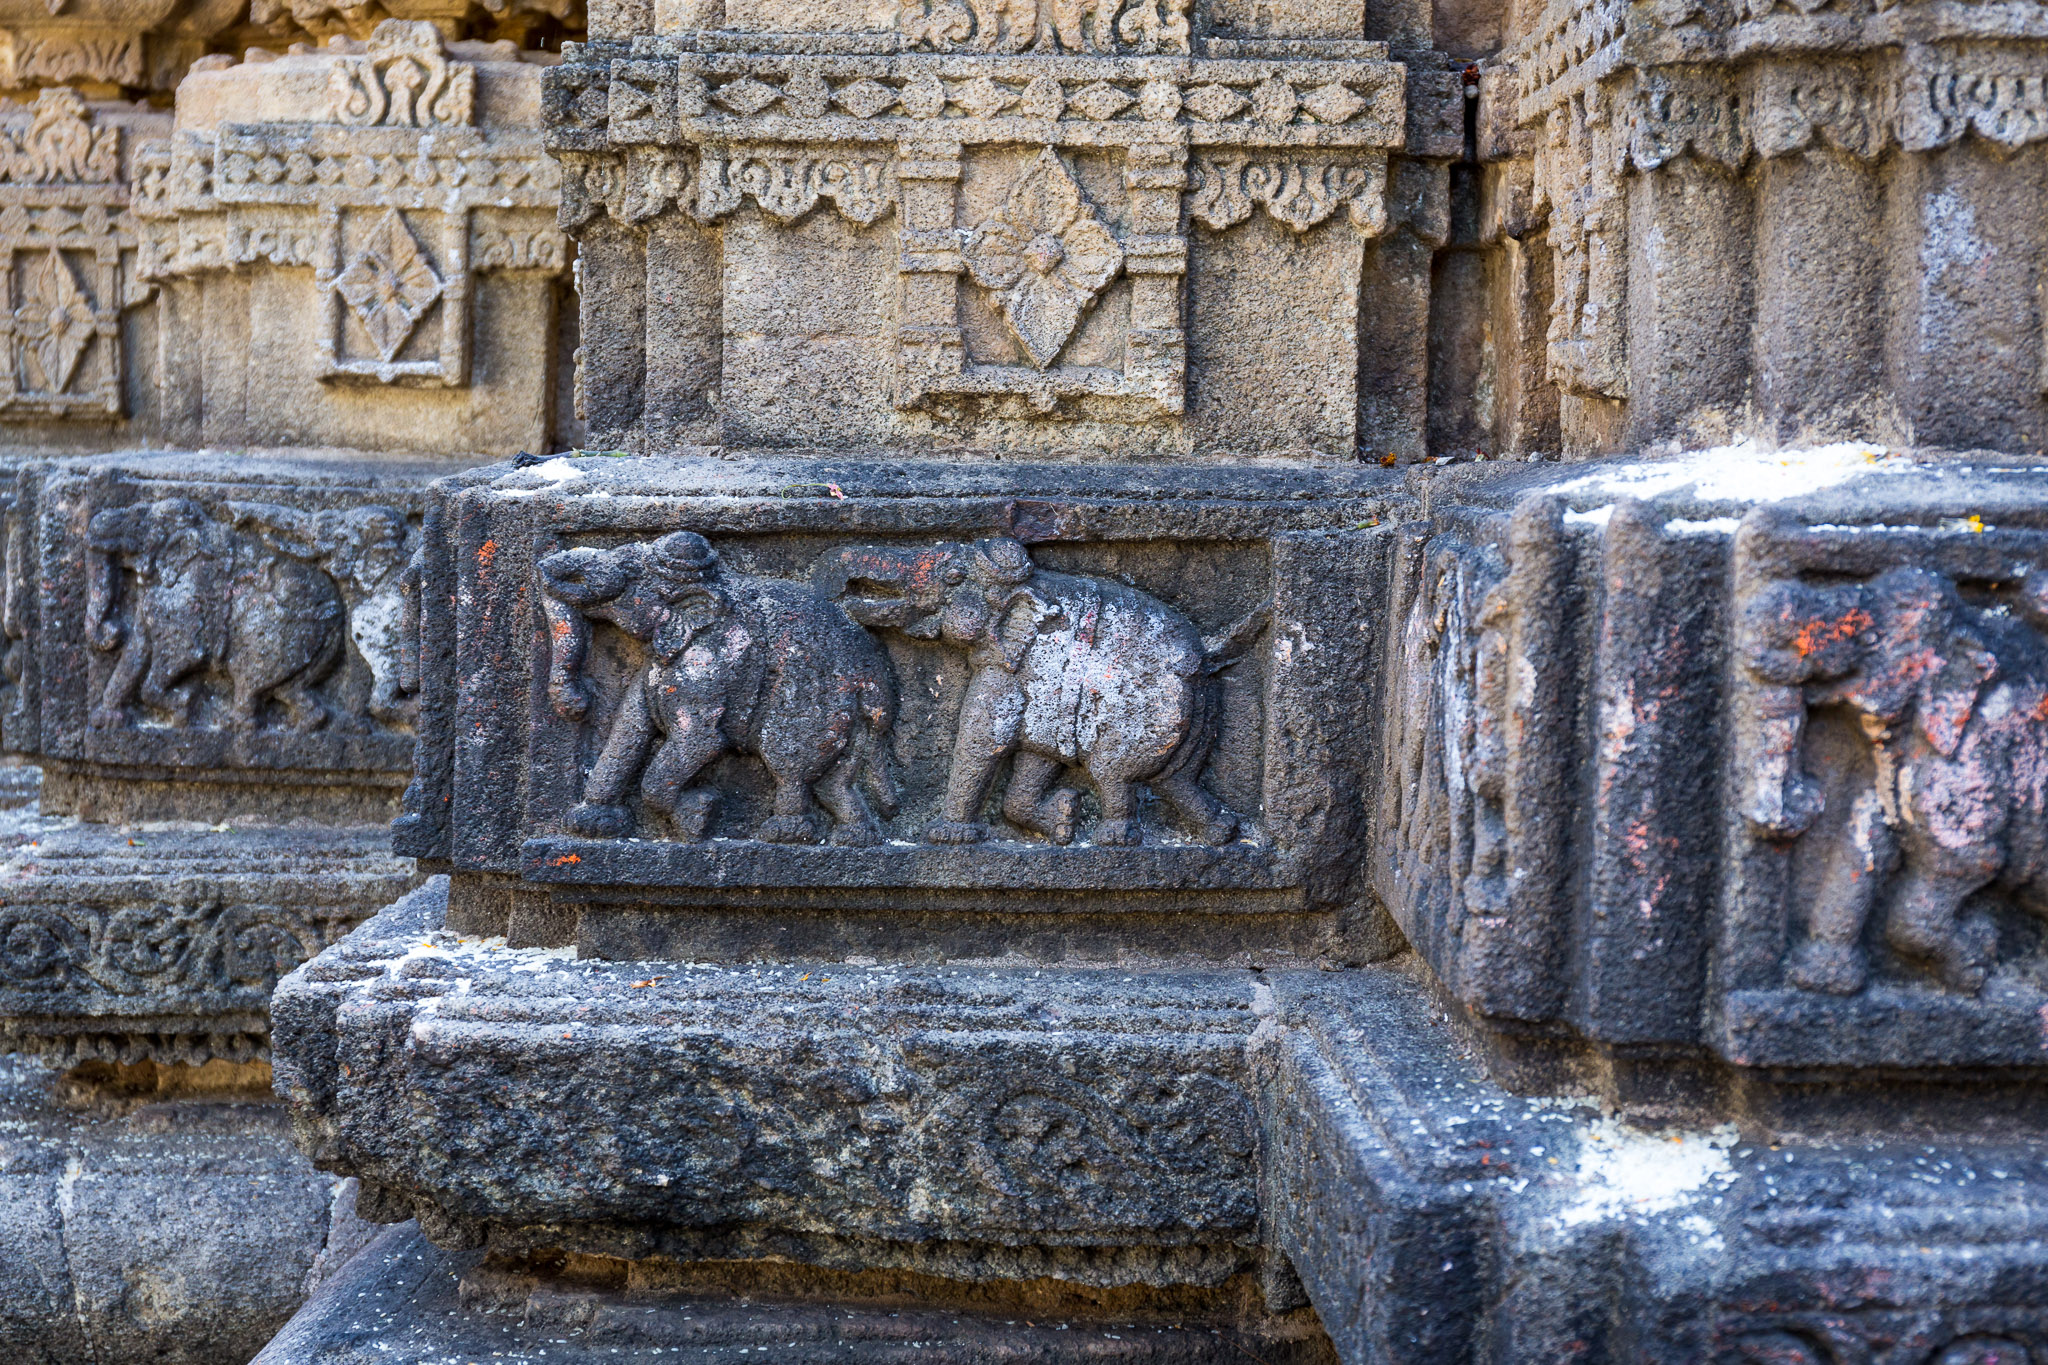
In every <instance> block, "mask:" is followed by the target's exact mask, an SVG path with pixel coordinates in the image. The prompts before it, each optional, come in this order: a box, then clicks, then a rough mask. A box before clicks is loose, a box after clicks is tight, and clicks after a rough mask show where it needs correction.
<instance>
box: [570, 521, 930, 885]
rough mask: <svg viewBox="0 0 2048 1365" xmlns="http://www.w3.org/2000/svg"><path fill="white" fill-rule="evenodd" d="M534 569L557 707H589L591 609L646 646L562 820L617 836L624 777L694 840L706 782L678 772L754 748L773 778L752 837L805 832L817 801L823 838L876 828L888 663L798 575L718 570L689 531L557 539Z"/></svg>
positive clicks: (892, 786)
mask: <svg viewBox="0 0 2048 1365" xmlns="http://www.w3.org/2000/svg"><path fill="white" fill-rule="evenodd" d="M540 577H541V590H542V592H543V593H544V594H545V595H546V598H547V614H548V621H549V627H550V632H551V635H552V639H553V647H554V655H553V665H552V671H551V673H550V677H549V689H548V690H549V695H550V697H551V698H552V699H553V701H554V705H555V708H556V710H557V711H559V712H560V713H561V714H562V715H564V716H566V717H569V718H571V719H581V718H582V717H583V716H585V715H586V714H587V713H588V711H589V709H590V705H591V697H590V692H589V687H588V684H587V683H585V682H584V680H583V678H582V676H581V667H582V662H583V657H584V652H585V650H586V649H587V647H588V642H589V636H590V624H589V623H590V622H591V621H605V622H609V623H610V624H612V625H615V626H617V627H618V628H619V629H620V630H622V631H624V632H625V633H626V634H628V635H630V636H631V637H633V638H634V639H636V640H639V641H641V642H642V643H644V644H646V645H647V646H648V650H649V659H648V662H647V666H646V668H645V669H644V670H642V671H641V672H640V673H639V674H637V675H636V676H635V677H634V679H633V681H632V683H631V684H630V686H629V687H628V689H627V692H626V695H625V696H624V698H623V699H622V700H621V701H620V703H619V707H618V711H617V714H616V715H615V716H614V717H613V719H612V723H611V730H610V732H609V734H608V736H607V737H606V739H605V743H604V750H603V752H602V754H601V755H600V756H599V758H598V760H597V763H596V765H595V766H594V767H593V768H592V769H591V771H590V774H589V777H588V778H587V779H586V781H585V783H584V789H583V801H582V804H580V805H578V806H577V807H576V808H575V810H573V811H572V812H571V813H570V816H569V825H570V827H571V829H572V830H573V831H574V832H576V833H578V834H582V835H586V836H589V837H593V838H611V837H617V836H621V835H624V834H627V833H630V832H631V830H632V828H633V812H632V808H631V805H630V802H631V800H632V796H633V793H634V791H635V789H636V787H637V791H638V795H639V799H640V800H641V801H643V802H645V803H646V804H647V805H648V806H649V807H650V808H651V809H653V810H655V811H657V812H659V813H661V814H663V815H666V816H668V817H670V818H671V819H672V820H673V821H674V822H675V825H676V827H677V828H678V829H679V830H680V831H681V832H682V834H683V835H684V837H686V838H689V839H701V838H703V837H704V836H705V834H706V831H707V830H708V828H709V826H710V821H711V817H712V815H713V814H714V812H715V810H716V807H717V803H718V795H719V794H718V792H717V791H715V790H714V789H712V788H710V787H704V786H693V785H692V783H694V782H696V781H697V779H698V778H699V777H700V776H701V775H702V774H703V772H704V770H705V769H706V768H707V767H708V766H709V765H710V763H711V762H712V760H714V759H716V758H718V757H719V756H720V755H721V754H725V753H729V752H730V753H741V754H751V755H753V756H755V757H757V758H759V759H760V760H761V761H762V763H763V764H764V765H765V766H766V768H767V770H768V772H769V775H770V776H771V777H772V778H773V779H774V781H775V809H774V813H773V814H772V815H771V816H769V817H768V819H767V820H766V821H765V822H764V823H763V824H762V825H761V827H760V828H759V829H758V830H757V831H756V832H755V834H756V837H757V838H760V839H764V840H768V841H770V842H775V843H815V842H817V840H818V839H819V837H820V829H819V822H818V818H817V808H818V806H819V805H821V804H822V805H823V806H824V808H825V810H826V812H827V813H828V814H829V815H830V816H831V817H832V822H833V824H832V829H831V840H832V842H834V843H837V844H856V845H857V844H872V843H875V842H877V841H878V840H879V839H880V838H881V830H880V827H879V825H878V824H877V822H876V819H875V812H876V811H880V812H881V813H882V814H883V815H885V816H887V815H893V814H894V813H895V810H896V802H897V795H896V779H895V774H894V760H893V759H892V757H891V755H890V753H889V750H888V735H889V729H890V727H891V726H892V725H893V724H894V723H895V718H896V682H895V675H894V674H893V673H892V672H891V671H890V668H889V661H888V659H887V658H886V657H885V656H884V655H883V653H882V651H881V649H880V647H879V646H877V645H876V644H875V642H874V641H873V640H872V639H870V638H869V637H868V635H867V633H866V632H865V631H863V630H861V629H860V627H858V626H856V625H855V624H854V623H853V621H852V620H851V619H850V618H849V617H848V616H847V614H846V612H845V611H844V610H842V609H841V608H840V607H839V606H837V605H836V604H834V603H832V602H831V601H829V600H827V599H826V598H824V597H822V596H820V595H819V594H818V593H816V592H814V591H813V590H812V589H811V588H810V587H808V586H806V585H803V584H798V583H790V582H785V581H782V580H778V579H770V578H747V577H742V576H739V575H735V574H730V573H727V572H725V571H724V570H722V569H721V568H720V567H719V563H718V552H717V551H716V550H714V549H712V548H711V546H710V545H709V544H708V543H706V541H705V540H704V538H703V537H702V536H699V535H697V534H695V533H694V532H689V531H678V532H676V533H674V534H672V535H668V536H664V537H662V538H661V539H660V540H657V541H653V542H634V543H632V544H628V545H623V546H620V547H619V548H617V549H615V550H594V549H588V548H577V549H569V550H563V551H561V552H559V553H557V554H553V555H550V556H548V557H547V558H546V559H544V560H542V561H541V563H540Z"/></svg>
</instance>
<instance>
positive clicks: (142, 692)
mask: <svg viewBox="0 0 2048 1365" xmlns="http://www.w3.org/2000/svg"><path fill="white" fill-rule="evenodd" d="M446 468H447V466H446V464H445V463H443V464H440V465H438V466H437V465H435V464H433V463H429V462H422V461H418V460H407V459H400V458H395V457H373V456H360V457H356V458H350V459H341V458H328V459H323V458H321V457H320V456H318V455H317V454H314V455H275V456H260V457H250V456H214V455H205V454H167V455H148V454H133V455H122V456H107V457H101V458H95V459H79V460H72V461H62V462H55V463H45V464H31V465H27V466H25V467H24V468H23V469H22V470H21V471H20V474H19V477H18V487H17V490H16V495H15V502H14V506H13V507H12V508H11V509H10V511H9V513H8V523H7V525H8V587H7V601H6V630H7V633H8V636H9V638H10V640H12V641H15V642H17V643H14V644H13V645H12V646H11V649H10V655H9V668H8V672H9V675H10V677H11V678H13V679H14V682H15V687H14V690H13V695H12V698H11V704H10V705H9V707H8V709H7V711H6V713H5V715H4V717H0V725H4V729H5V737H6V743H7V746H8V748H9V749H10V750H11V751H12V752H15V753H20V754H24V755H28V756H31V757H34V758H35V759H37V760H38V761H39V762H41V763H43V764H44V765H45V766H46V768H49V769H51V770H52V772H53V774H54V775H55V776H57V777H58V778H59V780H60V781H63V780H64V779H68V781H65V782H64V784H63V786H62V788H61V790H60V791H53V792H52V793H50V795H61V796H70V797H71V799H73V800H83V801H86V802H90V801H91V799H92V798H91V797H90V796H83V797H80V796H76V795H75V794H74V789H75V788H78V787H85V788H91V787H93V786H95V785H104V784H115V783H120V782H123V781H126V782H130V783H133V782H134V781H135V780H137V779H142V780H145V781H154V782H157V783H168V784H208V783H210V784H213V787H214V788H215V790H213V791H211V792H210V793H208V794H206V795H201V796H197V797H196V798H195V797H194V795H193V794H192V793H190V792H187V791H183V790H178V789H176V788H164V789H160V790H159V791H158V795H159V797H160V799H159V800H157V801H156V802H155V803H154V805H155V808H154V809H151V808H150V803H149V802H148V801H147V800H146V799H145V798H146V795H147V792H146V789H140V788H133V787H131V788H129V789H126V793H125V795H115V794H113V793H112V792H111V791H102V792H101V793H99V797H100V800H101V801H102V802H111V803H113V804H115V805H116V806H118V807H120V815H118V816H116V817H115V818H121V817H123V816H126V817H129V818H132V817H134V816H136V815H143V816H145V817H147V816H150V815H154V816H155V817H156V818H191V817H192V815H193V814H194V808H195V806H204V807H208V808H209V809H211V810H236V811H237V812H239V813H259V814H265V815H271V816H276V815H278V814H280V811H279V810H278V808H277V806H276V804H274V803H276V802H279V801H284V802H287V803H291V804H292V806H293V809H291V810H290V811H288V812H284V813H289V814H301V815H311V816H314V817H316V818H319V817H321V816H325V818H328V819H335V820H340V821H343V822H347V821H349V820H351V819H353V820H363V819H365V818H368V819H375V818H377V816H378V815H379V814H381V813H382V811H383V810H384V809H388V806H389V803H390V801H391V796H390V795H389V793H391V792H392V791H393V789H395V788H397V787H400V786H402V785H403V775H404V773H405V772H406V770H407V768H408V766H409V762H410V757H411V746H412V712H413V703H412V697H411V694H412V692H413V690H414V680H413V668H414V662H413V660H412V658H411V642H410V637H409V633H408V630H407V627H406V620H407V616H408V611H409V607H408V604H407V602H406V587H405V570H406V565H407V562H408V560H409V559H410V558H411V556H412V554H413V552H414V550H415V548H416V540H417V522H418V516H419V505H420V499H421V495H422V492H423V490H424V487H425V485H426V484H427V483H428V482H429V481H430V480H431V479H432V478H433V477H434V476H435V475H437V474H439V473H441V472H444V471H445V470H446ZM46 799H47V798H46Z"/></svg>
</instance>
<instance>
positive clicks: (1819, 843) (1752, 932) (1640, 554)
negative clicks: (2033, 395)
mask: <svg viewBox="0 0 2048 1365" xmlns="http://www.w3.org/2000/svg"><path fill="white" fill-rule="evenodd" d="M2041 478H2042V475H2041V473H2040V471H2039V470H2037V469H2032V468H2017V467H2016V468H2011V469H1992V470H1985V469H1981V468H1972V467H1968V466H1961V465H1956V464H1947V465H1944V464H1941V463H1934V462H1926V463H1923V462H1918V461H1914V460H1911V459H1908V458H1906V457H1903V456H1888V455H1886V454H1885V453H1884V452H1882V451H1880V450H1877V449H1875V448H1865V447H1830V448H1824V449H1821V450H1818V451H1810V452H1789V453H1787V454H1785V455H1775V454H1772V455H1765V454H1762V453H1759V452H1754V451H1750V450H1748V449H1747V448H1737V449H1733V450H1722V451H1713V452H1708V453H1707V454H1706V455H1705V456H1701V457H1698V458H1695V459H1690V460H1678V461H1674V462H1668V463H1663V464H1621V465H1616V466H1608V467H1604V468H1595V469H1594V470H1592V471H1590V472H1576V471H1575V472H1573V473H1571V474H1566V475H1560V474H1558V473H1555V472H1550V473H1543V474H1532V473H1519V474H1514V475H1509V476H1505V477H1501V476H1476V477H1473V478H1472V479H1471V480H1470V481H1469V482H1467V483H1465V484H1464V486H1463V487H1460V488H1457V489H1454V490H1446V493H1447V496H1445V497H1443V498H1442V499H1441V500H1440V501H1439V503H1438V506H1437V510H1436V512H1435V514H1434V515H1433V516H1432V517H1430V518H1429V519H1428V520H1427V521H1418V522H1417V523H1416V524H1415V525H1413V526H1410V527H1406V528H1403V536H1402V545H1401V549H1400V551H1399V553H1398V554H1397V556H1396V560H1397V563H1396V568H1395V572H1394V589H1393V596H1394V610H1395V614H1396V617H1397V626H1396V634H1397V636H1398V645H1397V648H1396V649H1395V651H1394V654H1393V660H1392V663H1391V665H1390V676H1389V681H1388V686H1389V692H1390V702H1389V705H1388V708H1387V717H1388V727H1389V728H1388V731H1387V734H1386V739H1385V744H1384V752H1385V755H1386V760H1385V761H1386V770H1385V774H1384V777H1383V780H1382V782H1381V785H1380V794H1381V799H1380V807H1379V816H1378V822H1377V825H1378V828H1377V831H1376V834H1375V841H1374V842H1375V847H1376V848H1377V850H1378V857H1377V858H1376V860H1375V875H1376V879H1377V882H1378V885H1379V888H1380V891H1381V893H1382V895H1383V896H1384V897H1385V898H1386V901H1387V904H1388V906H1389V908H1390V910H1391V911H1392V913H1393V914H1394V916H1395V918H1396V919H1397V920H1398V921H1399V922H1400V924H1401V925H1402V927H1403V929H1404V931H1405V932H1406V934H1407V936H1408V938H1409V941H1410V942H1411V943H1412V944H1413V945H1414V946H1415V947H1416V948H1417V950H1418V951H1420V952H1421V953H1423V954H1424V956H1425V957H1427V958H1428V959H1429V960H1430V961H1431V963H1432V964H1433V966H1434V967H1435V969H1436V971H1437V972H1438V974H1439V975H1440V976H1441V977H1442V978H1443V979H1444V980H1445V982H1446V984H1447V985H1448V986H1449V987H1450V989H1451V990H1452V991H1453V993H1454V994H1456V995H1457V996H1458V997H1459V998H1460V999H1461V1000H1463V1001H1464V1002H1465V1003H1466V1005H1467V1006H1468V1007H1470V1008H1471V1009H1472V1010H1473V1011H1474V1012H1475V1013H1477V1014H1479V1015H1481V1016H1484V1017H1487V1018H1488V1019H1490V1020H1491V1021H1492V1022H1493V1023H1494V1024H1495V1025H1496V1026H1498V1027H1500V1028H1502V1029H1503V1030H1507V1031H1516V1030H1524V1029H1526V1028H1527V1027H1529V1026H1530V1025H1536V1026H1539V1027H1545V1028H1554V1027H1557V1026H1560V1025H1562V1026H1565V1027H1567V1028H1569V1029H1570V1030H1572V1031H1575V1032H1576V1033H1577V1034H1579V1035H1580V1036H1581V1037H1583V1038H1585V1039H1587V1040H1590V1041H1592V1042H1595V1043H1597V1044H1600V1045H1602V1046H1606V1047H1611V1048H1618V1049H1623V1050H1627V1049H1631V1048H1640V1047H1669V1046H1674V1045H1675V1046H1701V1047H1705V1048H1707V1049H1709V1050H1711V1051H1712V1052H1714V1053H1717V1054H1718V1055H1719V1056H1720V1057H1722V1058H1723V1059H1725V1060H1727V1061H1729V1062H1733V1063H1736V1064H1739V1065H1746V1066H1769V1067H1800V1066H1833V1067H1840V1066H1908V1067H1931V1068H1932V1067H1943V1066H1952V1065H2006V1064H2028V1065H2038V1064H2039V1063H2040V1062H2041V1060H2042V1057H2043V1053H2042V1049H2041V1018H2042V1015H2041V1010H2042V1008H2043V1006H2044V1005H2048V976H2044V971H2048V951H2044V947H2048V939H2044V936H2043V933H2042V927H2041V925H2042V919H2041V915H2042V905H2043V902H2042V898H2041V895H2040V891H2039V887H2038V882H2039V877H2040V872H2039V863H2040V859H2041V856H2042V855H2041V853H2040V849H2041V848H2042V847H2048V841H2044V837H2043V836H2044V825H2043V814H2042V812H2043V810H2044V809H2048V804H2044V796H2043V792H2044V791H2048V787H2044V783H2048V700H2044V698H2048V653H2044V650H2048V644H2044V635H2043V631H2044V627H2048V612H2044V611H2043V608H2042V606H2041V602H2042V601H2043V600H2044V599H2043V597H2042V593H2043V588H2042V584H2041V582H2040V580H2041V578H2042V577H2043V575H2044V572H2048V559H2044V555H2048V534H2044V528H2043V525H2042V522H2041V519H2040V516H2039V514H2038V507H2039V498H2040V493H2041V485H2040V480H2041ZM2030 500H2031V503H2030Z"/></svg>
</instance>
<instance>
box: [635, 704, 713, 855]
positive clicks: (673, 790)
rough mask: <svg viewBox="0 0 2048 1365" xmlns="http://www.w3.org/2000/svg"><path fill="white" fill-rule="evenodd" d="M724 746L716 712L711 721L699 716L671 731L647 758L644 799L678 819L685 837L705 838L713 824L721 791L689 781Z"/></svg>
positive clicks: (657, 809) (677, 825)
mask: <svg viewBox="0 0 2048 1365" xmlns="http://www.w3.org/2000/svg"><path fill="white" fill-rule="evenodd" d="M725 747H726V745H725V735H724V733H723V732H722V731H721V730H720V729H719V728H718V718H717V716H716V715H714V716H712V717H711V718H710V719H709V720H708V721H707V720H704V719H702V718H699V719H697V721H696V722H695V723H693V724H692V725H690V727H689V728H688V729H680V728H679V729H677V730H674V731H671V732H670V734H669V737H668V739H667V740H666V741H665V742H663V744H662V745H661V747H660V748H658V749H656V750H655V751H654V757H653V758H651V759H649V760H648V761H647V771H646V772H645V773H644V774H642V776H641V778H640V796H641V799H642V800H644V801H646V802H647V804H648V806H649V807H650V808H651V809H653V810H655V811H658V812H660V813H661V814H663V815H666V816H668V817H669V818H670V819H671V820H673V821H675V824H676V828H677V829H679V830H681V831H682V834H683V837H684V838H686V839H691V840H696V839H702V838H703V837H704V835H705V832H706V831H707V830H709V829H710V827H711V817H712V815H713V814H714V813H715V812H716V811H717V809H718V793H717V792H715V791H712V790H711V789H709V788H707V787H700V788H695V789H693V788H691V786H690V783H691V782H693V781H695V780H696V778H697V774H699V773H701V772H703V771H704V769H705V768H706V767H707V766H709V765H710V763H711V760H713V759H714V758H717V757H718V756H719V755H720V754H722V753H724V752H725Z"/></svg>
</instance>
